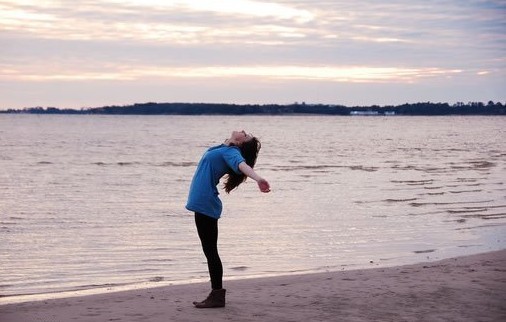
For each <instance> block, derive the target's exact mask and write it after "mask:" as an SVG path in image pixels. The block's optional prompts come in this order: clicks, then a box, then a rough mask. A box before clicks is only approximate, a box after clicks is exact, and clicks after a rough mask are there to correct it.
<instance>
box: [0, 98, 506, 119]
mask: <svg viewBox="0 0 506 322" xmlns="http://www.w3.org/2000/svg"><path fill="white" fill-rule="evenodd" d="M0 114H75V115H90V114H99V115H351V116H354V115H364V116H396V115H427V116H430V115H506V103H505V104H502V103H501V102H497V103H494V102H492V101H489V102H488V103H486V104H484V103H482V102H469V103H461V102H459V103H455V104H453V105H450V104H448V103H431V102H426V103H412V104H402V105H395V106H394V105H386V106H378V105H372V106H344V105H329V104H306V103H300V104H299V103H294V104H289V105H279V104H265V105H258V104H217V103H216V104H215V103H138V104H133V105H123V106H117V105H113V106H104V107H95V108H81V109H69V108H56V107H28V108H24V109H7V110H0Z"/></svg>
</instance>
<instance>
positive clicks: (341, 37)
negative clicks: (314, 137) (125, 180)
mask: <svg viewBox="0 0 506 322" xmlns="http://www.w3.org/2000/svg"><path fill="white" fill-rule="evenodd" d="M0 48H1V49H0V109H7V108H23V107H33V106H43V107H49V106H54V107H59V108H82V107H98V106H104V105H113V104H114V105H125V104H133V103H144V102H207V103H239V104H242V103H252V104H265V103H276V104H291V103H294V102H306V103H314V104H318V103H324V104H343V105H348V106H351V105H372V104H378V105H388V104H402V103H414V102H427V101H431V102H448V103H451V104H452V103H455V102H459V101H462V102H466V103H467V102H469V101H482V102H488V101H489V100H492V101H501V102H503V103H505V102H506V1H504V0H496V1H494V0H490V1H480V0H404V1H400V0H390V1H379V0H365V1H344V0H333V1H328V0H327V1H326V0H293V1H256V0H221V1H218V0H217V1H209V0H194V1H190V0H189V1H171V0H96V1H94V0H89V1H88V0H83V1H79V0H78V1H74V0H72V1H71V0H67V1H65V0H62V1H50V0H47V1H44V0H34V1H28V0H12V1H5V0H0Z"/></svg>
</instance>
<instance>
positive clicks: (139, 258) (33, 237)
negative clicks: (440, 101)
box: [0, 115, 506, 301]
mask: <svg viewBox="0 0 506 322" xmlns="http://www.w3.org/2000/svg"><path fill="white" fill-rule="evenodd" d="M505 123H506V122H505V118H504V117H397V116H395V117H341V116H337V117H333V116H65V115H56V116H50V115H40V116H39V115H1V116H0V244H1V248H0V261H1V263H2V265H1V266H0V278H1V280H0V294H1V295H2V296H4V298H3V300H4V301H5V300H6V299H9V298H12V296H14V295H22V294H43V295H42V296H46V295H47V294H48V293H51V292H61V291H68V290H83V289H96V288H99V287H108V286H114V285H130V286H133V285H139V284H140V283H146V282H147V283H148V284H149V285H152V284H155V285H159V284H161V283H172V282H174V283H176V282H184V281H195V280H207V271H206V269H207V268H206V265H205V262H204V257H203V255H202V252H201V250H200V244H199V241H198V237H197V234H196V231H195V228H194V223H193V217H192V215H191V214H190V213H189V212H188V211H186V210H185V209H184V205H185V202H186V195H187V190H188V187H189V184H190V180H191V177H192V175H193V172H194V170H195V166H196V164H197V162H198V160H199V158H200V156H201V154H202V153H203V152H204V151H205V149H206V148H207V147H209V146H211V145H214V144H219V143H221V142H222V141H223V140H224V139H225V138H226V137H227V136H228V135H229V133H230V132H231V131H232V130H234V129H246V130H247V131H249V132H252V133H254V134H255V135H257V136H258V137H260V139H261V141H262V143H263V148H262V151H261V154H260V156H259V159H258V165H257V168H256V169H257V171H258V173H260V174H261V175H262V176H264V177H265V178H267V179H268V180H269V181H270V183H271V186H272V192H271V193H270V194H261V193H260V192H258V191H257V188H256V185H255V183H254V182H251V181H247V182H246V183H245V184H244V185H243V186H241V187H240V188H239V190H237V191H234V192H233V193H232V194H230V195H226V194H225V193H224V192H223V193H222V194H221V197H222V200H223V203H224V213H223V216H222V219H220V241H219V243H220V252H221V256H222V260H223V262H224V265H225V276H226V278H240V277H246V276H258V275H278V274H288V273H298V272H312V271H326V270H341V269H350V268H356V267H377V266H390V265H398V264H406V263H415V262H420V261H425V260H435V259H441V258H446V257H450V256H457V255H467V254H473V253H479V252H485V251H489V250H497V249H503V248H505V246H506V241H505V239H504V236H505V232H506V185H505V178H506V152H505V151H506V143H505V138H506V135H505V131H506V130H505V128H506V127H505V126H504V125H505ZM148 284H142V285H148ZM5 296H7V297H5Z"/></svg>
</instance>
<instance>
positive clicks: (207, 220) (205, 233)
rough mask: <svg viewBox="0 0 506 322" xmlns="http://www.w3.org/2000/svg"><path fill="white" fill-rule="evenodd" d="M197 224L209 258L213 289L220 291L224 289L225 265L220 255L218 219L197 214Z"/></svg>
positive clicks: (203, 246)
mask: <svg viewBox="0 0 506 322" xmlns="http://www.w3.org/2000/svg"><path fill="white" fill-rule="evenodd" d="M195 224H196V225H197V232H198V234H199V238H200V242H201V243H202V249H203V250H204V254H205V255H206V258H207V267H208V268H209V275H210V277H211V287H212V288H213V290H219V289H221V288H222V279H223V265H222V264H221V259H220V255H219V254H218V219H214V218H212V217H209V216H206V215H203V214H201V213H198V212H196V213H195Z"/></svg>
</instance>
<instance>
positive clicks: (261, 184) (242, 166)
mask: <svg viewBox="0 0 506 322" xmlns="http://www.w3.org/2000/svg"><path fill="white" fill-rule="evenodd" d="M239 170H241V172H242V173H243V174H244V175H245V176H247V177H249V178H251V179H253V180H255V181H256V182H257V184H258V188H259V189H260V191H262V192H269V191H271V187H270V185H269V182H267V180H265V179H264V178H262V177H260V176H259V175H258V174H257V173H256V172H255V170H253V169H252V168H251V167H250V166H249V165H247V164H246V162H241V163H239Z"/></svg>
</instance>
